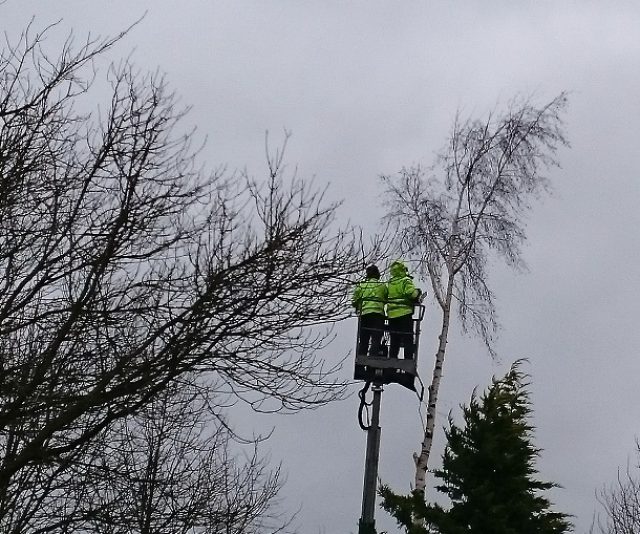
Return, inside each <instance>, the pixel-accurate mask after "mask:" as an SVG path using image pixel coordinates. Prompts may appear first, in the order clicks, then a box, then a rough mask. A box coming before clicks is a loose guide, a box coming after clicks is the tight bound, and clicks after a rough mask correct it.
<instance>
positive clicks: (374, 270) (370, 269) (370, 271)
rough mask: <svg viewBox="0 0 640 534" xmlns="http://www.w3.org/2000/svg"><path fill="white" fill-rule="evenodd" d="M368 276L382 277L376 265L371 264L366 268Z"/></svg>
mask: <svg viewBox="0 0 640 534" xmlns="http://www.w3.org/2000/svg"><path fill="white" fill-rule="evenodd" d="M366 273H367V278H378V279H379V278H380V271H379V270H378V267H376V266H375V265H369V267H367V270H366Z"/></svg>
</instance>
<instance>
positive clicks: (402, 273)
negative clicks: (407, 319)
mask: <svg viewBox="0 0 640 534" xmlns="http://www.w3.org/2000/svg"><path fill="white" fill-rule="evenodd" d="M389 273H390V274H391V278H390V279H389V281H388V282H387V298H388V301H387V316H388V317H389V318H390V319H393V318H395V317H402V316H404V315H410V314H412V313H413V305H414V304H415V303H416V301H417V299H418V297H419V296H420V290H419V289H418V288H416V286H415V285H413V280H412V278H411V277H410V276H409V275H408V274H407V267H406V266H405V264H404V263H402V262H401V261H394V262H393V263H392V264H391V266H390V267H389Z"/></svg>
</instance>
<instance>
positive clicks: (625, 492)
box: [589, 442, 640, 534]
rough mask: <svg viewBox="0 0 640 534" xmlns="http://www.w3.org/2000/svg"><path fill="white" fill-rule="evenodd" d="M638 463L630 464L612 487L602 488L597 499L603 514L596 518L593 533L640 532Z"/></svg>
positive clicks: (639, 455) (639, 451) (638, 453)
mask: <svg viewBox="0 0 640 534" xmlns="http://www.w3.org/2000/svg"><path fill="white" fill-rule="evenodd" d="M639 458H640V443H638V442H636V461H637V459H639ZM639 467H640V465H638V464H636V465H635V466H634V469H631V468H630V467H629V466H628V467H627V469H626V470H625V472H624V473H620V472H618V478H617V480H616V482H615V483H614V484H612V485H611V486H610V487H607V488H604V489H602V490H601V491H600V492H599V493H598V495H597V499H598V502H599V503H600V507H601V509H602V516H600V515H599V516H598V517H597V518H596V519H594V522H593V525H592V526H591V530H590V531H589V532H590V533H591V534H595V533H600V534H637V533H638V532H640V477H639V476H638V468H639Z"/></svg>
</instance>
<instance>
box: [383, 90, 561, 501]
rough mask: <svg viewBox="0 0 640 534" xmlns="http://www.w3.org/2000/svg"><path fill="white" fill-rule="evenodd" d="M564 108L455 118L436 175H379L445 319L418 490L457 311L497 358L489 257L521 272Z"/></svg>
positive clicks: (555, 103) (405, 249) (523, 106)
mask: <svg viewBox="0 0 640 534" xmlns="http://www.w3.org/2000/svg"><path fill="white" fill-rule="evenodd" d="M565 105H566V95H565V94H561V95H560V96H558V97H557V98H555V99H553V100H552V101H551V102H549V103H548V104H546V105H545V106H542V107H540V108H538V107H534V106H533V105H531V103H530V102H528V101H525V102H513V103H512V104H511V105H510V107H509V109H508V111H507V112H506V113H505V114H504V115H502V116H499V117H493V116H490V117H489V118H488V119H487V120H486V121H479V120H467V121H461V120H460V119H459V118H458V119H456V122H455V124H454V127H453V131H452V133H451V137H450V139H449V142H448V145H447V147H446V150H445V151H444V153H443V154H442V155H441V156H440V157H439V158H438V161H437V164H436V166H434V168H433V170H432V172H427V171H425V170H423V169H422V168H420V167H414V168H409V169H403V170H402V171H400V173H399V175H398V176H384V177H383V180H384V183H385V184H386V188H387V199H388V214H387V218H388V220H390V221H391V222H392V223H393V225H395V227H396V229H397V231H398V235H399V236H400V246H399V248H400V251H401V253H403V254H406V255H408V256H409V257H410V258H411V259H413V260H416V262H417V265H418V268H419V272H420V274H421V275H422V276H423V277H424V278H425V279H428V280H430V282H431V287H432V289H433V295H434V297H435V300H436V302H437V303H438V306H439V308H440V310H441V312H442V315H441V325H440V337H439V343H438V349H437V352H436V357H435V365H434V370H433V377H432V381H431V384H430V386H429V388H428V403H427V414H426V424H425V429H424V439H423V441H422V444H421V448H420V453H419V454H415V455H414V459H415V463H416V476H415V491H418V492H423V491H424V488H425V480H426V473H427V466H428V462H429V454H430V451H431V445H432V441H433V431H434V424H435V416H436V406H437V401H438V390H439V387H440V379H441V377H442V368H443V364H444V358H445V352H446V346H447V337H448V333H449V325H450V316H451V310H452V306H453V305H454V304H456V305H457V309H458V312H459V315H460V318H461V321H462V326H463V329H464V330H465V331H466V330H468V329H471V330H474V331H476V332H477V333H479V334H480V336H481V337H482V339H483V340H484V342H485V343H486V345H487V347H488V348H489V350H490V351H491V352H492V351H493V348H492V338H493V334H494V332H495V328H496V318H495V308H494V302H493V296H492V292H491V290H490V289H489V286H488V281H487V263H488V260H489V256H490V254H491V253H496V254H497V255H498V256H500V257H502V258H503V259H504V260H505V261H506V262H507V264H508V265H510V266H511V267H515V268H518V267H521V266H522V265H523V264H522V260H521V257H520V245H521V244H522V242H523V241H524V239H525V231H524V227H523V223H522V218H523V215H524V213H525V212H526V211H527V210H528V209H529V207H530V201H531V199H532V198H535V197H537V196H538V195H540V194H541V193H542V192H544V191H545V190H546V189H547V187H548V180H547V178H546V177H545V176H544V174H543V170H544V169H545V168H547V167H549V166H550V165H555V164H557V162H556V160H555V158H554V155H555V153H556V149H557V147H558V146H559V145H563V144H566V140H565V137H564V134H563V131H562V125H561V120H560V113H561V112H562V110H563V108H564V107H565Z"/></svg>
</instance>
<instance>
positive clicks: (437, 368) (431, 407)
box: [413, 277, 453, 493]
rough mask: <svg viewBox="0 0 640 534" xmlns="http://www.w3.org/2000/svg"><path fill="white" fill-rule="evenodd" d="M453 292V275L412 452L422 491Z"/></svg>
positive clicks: (415, 485) (434, 418)
mask: <svg viewBox="0 0 640 534" xmlns="http://www.w3.org/2000/svg"><path fill="white" fill-rule="evenodd" d="M452 292H453V277H450V279H449V287H448V288H447V295H446V299H445V301H444V306H443V307H442V328H441V330H440V338H439V339H440V341H439V343H438V351H437V352H436V362H435V365H434V368H433V377H432V378H431V385H430V386H429V388H428V399H427V421H426V424H425V429H424V438H423V440H422V448H421V450H420V454H416V453H414V455H413V459H414V461H415V464H416V476H415V481H414V489H415V490H416V491H420V492H422V493H424V490H425V487H426V483H427V470H428V465H429V455H430V454H431V446H432V445H433V430H434V428H435V423H436V406H437V403H438V391H439V389H440V380H441V379H442V366H443V364H444V356H445V352H446V348H447V337H448V335H449V317H450V315H451V296H452Z"/></svg>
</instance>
